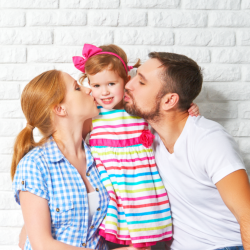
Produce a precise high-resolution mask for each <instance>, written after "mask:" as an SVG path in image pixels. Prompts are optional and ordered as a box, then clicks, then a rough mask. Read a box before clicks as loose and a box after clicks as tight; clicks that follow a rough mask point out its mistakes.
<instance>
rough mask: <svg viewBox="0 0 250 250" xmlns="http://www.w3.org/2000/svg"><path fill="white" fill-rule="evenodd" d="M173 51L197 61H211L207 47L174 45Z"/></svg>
mask: <svg viewBox="0 0 250 250" xmlns="http://www.w3.org/2000/svg"><path fill="white" fill-rule="evenodd" d="M173 52H174V53H177V54H181V55H185V56H187V57H189V58H191V59H193V60H194V61H196V62H198V63H209V62H210V61H211V58H210V51H209V50H208V49H203V48H201V49H199V48H197V49H196V48H192V47H191V48H183V47H174V51H173Z"/></svg>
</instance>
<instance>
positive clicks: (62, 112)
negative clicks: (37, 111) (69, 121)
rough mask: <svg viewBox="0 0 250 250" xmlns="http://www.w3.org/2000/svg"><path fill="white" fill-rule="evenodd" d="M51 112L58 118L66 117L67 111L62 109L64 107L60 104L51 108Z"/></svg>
mask: <svg viewBox="0 0 250 250" xmlns="http://www.w3.org/2000/svg"><path fill="white" fill-rule="evenodd" d="M53 112H54V114H56V115H58V116H66V115H67V111H66V108H65V107H64V105H62V104H58V105H56V106H55V107H54V108H53Z"/></svg>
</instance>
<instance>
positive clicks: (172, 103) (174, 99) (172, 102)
mask: <svg viewBox="0 0 250 250" xmlns="http://www.w3.org/2000/svg"><path fill="white" fill-rule="evenodd" d="M178 102H179V95H178V94H176V93H168V94H166V95H165V96H163V98H162V109H163V110H165V111H166V110H170V109H172V108H174V107H176V105H177V103H178Z"/></svg>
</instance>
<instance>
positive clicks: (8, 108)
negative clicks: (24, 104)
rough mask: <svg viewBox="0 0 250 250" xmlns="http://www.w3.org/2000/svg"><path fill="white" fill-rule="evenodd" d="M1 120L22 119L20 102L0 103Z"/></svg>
mask: <svg viewBox="0 0 250 250" xmlns="http://www.w3.org/2000/svg"><path fill="white" fill-rule="evenodd" d="M0 117H1V118H23V117H24V115H23V112H22V109H21V103H20V101H1V102H0ZM0 139H1V138H0Z"/></svg>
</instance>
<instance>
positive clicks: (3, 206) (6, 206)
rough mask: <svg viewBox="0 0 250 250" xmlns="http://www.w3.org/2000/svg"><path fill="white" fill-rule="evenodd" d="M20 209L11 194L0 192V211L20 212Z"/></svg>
mask: <svg viewBox="0 0 250 250" xmlns="http://www.w3.org/2000/svg"><path fill="white" fill-rule="evenodd" d="M20 209H21V207H20V206H19V205H18V204H17V203H16V201H15V198H14V193H13V192H9V191H0V210H20ZM0 234H1V233H0ZM0 245H1V241H0Z"/></svg>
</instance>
